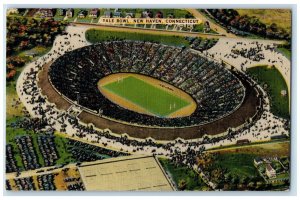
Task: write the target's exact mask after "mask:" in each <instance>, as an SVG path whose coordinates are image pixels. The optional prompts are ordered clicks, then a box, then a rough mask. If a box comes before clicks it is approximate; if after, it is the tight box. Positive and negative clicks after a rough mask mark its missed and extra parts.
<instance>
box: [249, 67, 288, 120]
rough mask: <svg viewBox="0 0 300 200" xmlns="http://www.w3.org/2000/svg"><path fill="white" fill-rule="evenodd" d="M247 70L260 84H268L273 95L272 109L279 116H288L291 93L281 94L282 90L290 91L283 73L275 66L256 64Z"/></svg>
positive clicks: (268, 89)
mask: <svg viewBox="0 0 300 200" xmlns="http://www.w3.org/2000/svg"><path fill="white" fill-rule="evenodd" d="M247 72H248V73H249V74H250V75H251V76H253V77H254V78H255V79H257V81H258V83H259V84H260V85H262V86H263V85H265V84H266V85H267V92H268V94H269V95H270V97H271V111H272V112H273V113H274V114H275V115H277V116H279V117H284V118H288V117H289V116H290V112H289V94H286V95H285V96H282V95H281V91H282V90H285V91H286V92H288V89H287V84H286V83H285V81H284V79H283V77H282V75H281V74H280V72H279V71H278V70H277V69H276V68H275V67H268V66H256V67H252V68H249V69H247Z"/></svg>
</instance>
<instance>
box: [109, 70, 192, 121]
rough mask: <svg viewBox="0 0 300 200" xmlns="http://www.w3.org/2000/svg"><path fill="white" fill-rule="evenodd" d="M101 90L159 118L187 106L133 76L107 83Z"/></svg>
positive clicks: (177, 98)
mask: <svg viewBox="0 0 300 200" xmlns="http://www.w3.org/2000/svg"><path fill="white" fill-rule="evenodd" d="M103 88H105V89H107V90H109V91H110V92H112V93H114V94H116V95H118V96H121V97H123V98H125V99H126V100H128V101H130V102H132V103H134V104H136V105H139V106H140V107H142V108H144V109H145V110H147V111H149V112H151V113H152V114H155V115H157V116H160V117H164V116H168V115H169V114H171V113H173V112H175V111H176V110H179V109H181V108H183V107H185V106H187V105H189V102H187V101H186V100H183V99H181V98H179V97H177V96H175V95H173V94H170V93H168V92H166V91H164V90H162V89H160V88H157V87H155V86H153V85H150V84H148V83H146V82H144V81H142V80H140V79H138V78H135V77H133V76H128V77H126V78H124V79H123V80H121V81H116V82H112V83H109V84H107V85H104V86H103ZM170 105H171V106H170ZM174 105H175V106H174Z"/></svg>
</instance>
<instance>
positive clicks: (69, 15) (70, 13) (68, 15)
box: [66, 8, 74, 18]
mask: <svg viewBox="0 0 300 200" xmlns="http://www.w3.org/2000/svg"><path fill="white" fill-rule="evenodd" d="M73 16H74V9H73V8H70V9H68V10H67V11H66V17H68V18H72V17H73Z"/></svg>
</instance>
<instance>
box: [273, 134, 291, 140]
mask: <svg viewBox="0 0 300 200" xmlns="http://www.w3.org/2000/svg"><path fill="white" fill-rule="evenodd" d="M287 138H288V137H287V136H286V135H285V134H282V135H273V136H271V140H281V139H287Z"/></svg>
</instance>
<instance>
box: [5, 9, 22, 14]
mask: <svg viewBox="0 0 300 200" xmlns="http://www.w3.org/2000/svg"><path fill="white" fill-rule="evenodd" d="M18 13H19V11H18V9H16V8H8V9H7V10H6V14H7V15H12V14H18Z"/></svg>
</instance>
